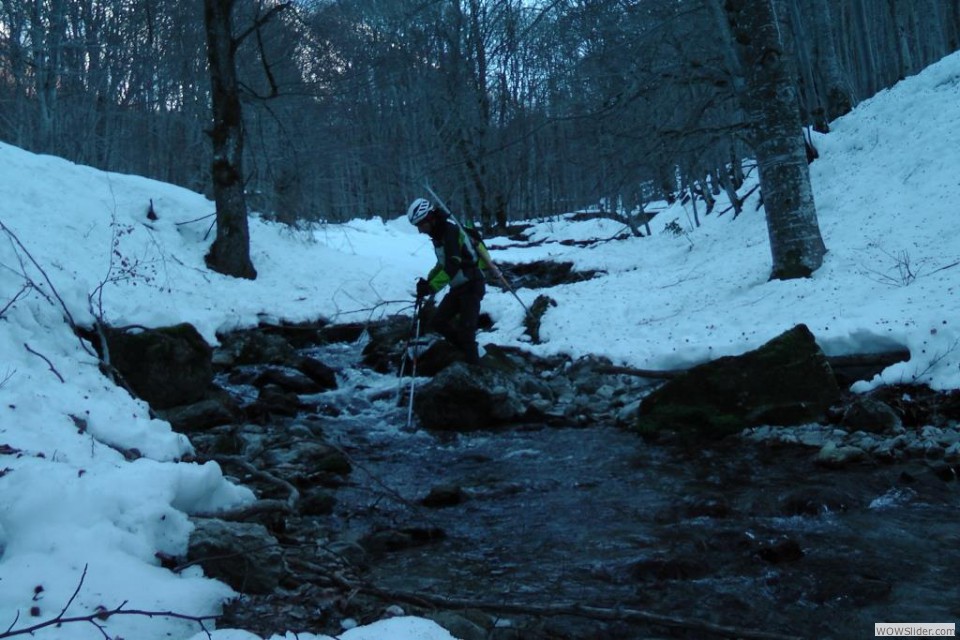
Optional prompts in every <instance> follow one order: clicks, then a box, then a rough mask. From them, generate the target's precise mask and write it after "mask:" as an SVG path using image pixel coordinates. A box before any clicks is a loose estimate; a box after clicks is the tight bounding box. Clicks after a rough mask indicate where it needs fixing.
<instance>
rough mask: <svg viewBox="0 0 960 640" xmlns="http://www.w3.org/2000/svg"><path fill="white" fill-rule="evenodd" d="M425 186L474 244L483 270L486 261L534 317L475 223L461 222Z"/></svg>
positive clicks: (525, 309) (479, 264)
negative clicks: (498, 264) (494, 257)
mask: <svg viewBox="0 0 960 640" xmlns="http://www.w3.org/2000/svg"><path fill="white" fill-rule="evenodd" d="M423 186H424V187H425V188H426V190H427V192H428V193H429V194H430V195H431V196H433V199H434V200H436V202H437V204H439V205H440V208H441V209H443V210H444V212H445V213H446V214H447V215H448V216H449V217H450V219H451V220H453V221H454V223H455V224H456V225H457V226H458V227H460V230H461V231H463V233H464V234H465V235H466V236H467V238H468V240H469V241H470V242H471V244H472V245H473V246H474V248H475V249H476V253H477V266H478V267H480V269H481V270H483V269H484V268H485V267H484V266H483V265H484V263H486V265H487V268H488V269H489V270H490V271H492V272H493V275H495V276H496V277H497V279H498V280H500V282H501V284H503V286H504V287H505V288H506V289H507V291H509V292H510V293H512V294H513V297H514V298H516V299H517V302H519V303H520V306H521V307H523V310H524V311H526V312H527V316H529V317H530V318H531V319H532V318H533V314H532V313H531V312H530V309H529V308H528V307H527V305H525V304H524V303H523V300H521V299H520V296H518V295H517V292H516V291H514V290H513V287H511V286H510V283H509V282H507V279H506V278H505V277H504V275H503V272H502V271H501V270H500V267H498V266H497V263H496V262H494V261H493V258H492V257H490V251H488V250H487V246H486V245H485V244H484V243H483V236H481V235H480V231H479V230H478V229H477V228H476V227H474V226H473V225H470V226H469V227H467V226H464V225H463V224H461V223H460V220H459V219H458V218H457V216H455V215H453V212H452V211H450V209H449V208H448V207H447V205H446V204H444V202H443V200H441V199H440V196H438V195H437V194H436V192H435V191H434V190H433V189H431V188H430V185H429V184H427V183H424V184H423Z"/></svg>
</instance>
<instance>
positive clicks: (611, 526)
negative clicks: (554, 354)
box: [311, 345, 960, 638]
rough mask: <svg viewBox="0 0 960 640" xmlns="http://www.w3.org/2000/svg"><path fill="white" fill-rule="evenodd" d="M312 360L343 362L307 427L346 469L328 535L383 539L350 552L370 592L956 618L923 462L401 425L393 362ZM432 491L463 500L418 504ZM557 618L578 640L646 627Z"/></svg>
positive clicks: (750, 613) (950, 569) (696, 614)
mask: <svg viewBox="0 0 960 640" xmlns="http://www.w3.org/2000/svg"><path fill="white" fill-rule="evenodd" d="M311 355H314V356H316V357H319V358H321V359H323V360H324V361H326V362H328V363H329V364H331V365H332V366H335V367H339V368H340V369H341V370H342V375H341V388H340V389H339V390H337V391H335V392H331V393H328V394H324V398H325V401H326V402H330V403H333V404H336V405H337V406H338V407H339V408H340V409H341V411H342V413H341V414H340V416H339V417H337V418H329V419H327V420H326V422H325V423H324V425H323V428H324V432H325V434H326V435H327V437H328V438H329V439H330V440H331V441H332V442H335V443H337V444H338V446H340V447H341V448H342V449H343V450H344V451H346V452H347V453H348V454H349V456H350V457H351V458H352V461H353V464H354V468H353V472H352V473H351V475H350V478H349V480H348V481H347V483H346V484H345V486H343V487H341V488H339V489H338V490H337V492H336V498H337V501H338V505H337V508H336V512H335V518H334V529H335V530H334V533H333V535H334V537H335V538H337V539H339V540H342V541H351V540H361V539H365V540H367V541H368V542H369V540H371V537H370V535H369V534H370V532H371V531H379V532H380V533H381V535H382V536H383V537H381V538H379V539H380V540H381V544H380V545H379V546H377V545H373V548H374V552H372V553H371V554H369V556H368V557H367V561H368V563H369V572H370V579H371V580H372V581H373V582H375V583H376V584H378V585H379V586H381V587H383V588H385V589H395V590H402V591H406V592H420V593H424V594H434V595H443V596H450V597H457V598H463V599H472V600H479V601H484V602H488V603H497V602H506V603H513V604H528V605H557V604H567V603H570V604H581V605H587V606H597V607H605V608H611V609H617V608H620V609H621V610H643V611H649V612H651V613H655V614H661V615H669V616H674V617H677V618H683V619H687V620H696V621H703V622H705V623H711V624H716V625H724V626H726V627H735V628H741V629H753V630H757V631H766V632H769V633H779V634H783V635H790V636H796V637H802V638H867V637H873V623H875V622H882V621H900V622H960V590H958V588H957V578H958V575H960V517H958V516H960V513H958V507H960V487H958V482H957V481H956V480H952V481H951V480H949V478H948V479H946V480H944V479H941V478H940V477H937V476H936V475H935V474H934V473H933V472H932V471H931V469H930V468H929V465H928V464H927V462H926V461H922V460H921V461H916V462H913V463H907V464H898V465H888V466H867V465H860V466H855V467H848V468H844V469H839V470H828V469H823V468H819V467H817V466H815V465H814V464H813V462H812V455H813V453H814V451H812V450H810V449H803V448H799V447H784V446H779V447H773V446H769V447H768V446H764V445H758V444H752V443H746V442H741V441H739V440H736V439H733V440H732V441H727V442H725V443H723V444H722V445H716V446H713V447H709V448H707V447H704V448H694V449H691V448H686V449H680V448H676V447H666V446H656V445H651V444H647V443H645V442H644V441H643V440H641V439H640V438H638V437H637V436H635V435H633V434H630V433H626V432H624V431H622V430H619V429H616V428H613V427H610V426H594V427H587V428H555V427H546V426H542V427H538V426H525V427H523V428H517V429H499V430H490V431H477V432H470V433H463V434H450V433H429V432H426V431H423V430H412V431H410V430H406V429H405V428H404V424H405V422H406V407H405V406H398V403H397V395H396V391H397V386H398V380H397V378H396V376H382V375H378V374H374V373H371V372H369V371H360V370H359V369H357V368H356V367H355V364H354V363H355V361H356V360H357V359H358V357H359V356H358V349H357V348H356V347H355V346H343V345H340V346H330V347H324V348H323V349H322V350H314V351H312V352H311ZM408 381H409V379H406V380H405V381H404V384H406V383H407V382H408ZM420 382H421V383H422V382H423V381H420ZM438 485H451V486H453V487H454V488H456V489H458V490H459V491H460V495H461V496H462V498H463V499H462V501H461V502H459V503H458V504H454V505H452V506H446V507H443V508H427V507H425V506H423V505H421V504H420V500H421V499H422V498H424V497H425V496H426V495H427V494H428V493H429V492H430V490H431V489H432V488H434V487H436V486H438ZM384 532H386V534H384ZM391 532H392V533H393V534H395V535H394V537H391V536H390V535H389V534H390V533H391ZM439 532H442V535H441V534H440V533H439ZM397 536H400V539H403V540H405V541H406V543H404V544H394V543H393V542H391V541H395V540H397V539H398V538H397ZM374 539H376V538H374ZM368 546H370V545H369V544H368ZM555 624H556V623H555ZM562 624H563V625H565V626H566V630H567V632H568V633H570V634H571V636H572V637H578V638H592V637H598V638H599V637H604V638H614V637H623V638H639V637H649V636H647V635H643V634H642V633H641V630H640V629H639V628H638V627H630V626H629V625H623V626H622V627H617V626H616V625H609V624H601V623H599V622H596V621H592V620H589V619H583V618H576V619H575V618H568V619H564V622H563V623H562ZM617 629H620V630H619V631H618V630H617ZM648 629H649V628H648ZM659 632H661V633H672V634H674V635H671V636H670V637H691V638H694V637H709V636H706V635H705V634H704V632H703V631H702V630H701V631H683V630H679V629H674V630H672V631H665V630H663V629H659ZM644 633H645V632H644ZM618 634H619V635H618ZM684 634H686V635H684Z"/></svg>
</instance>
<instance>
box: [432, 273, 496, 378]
mask: <svg viewBox="0 0 960 640" xmlns="http://www.w3.org/2000/svg"><path fill="white" fill-rule="evenodd" d="M485 292H486V287H485V286H484V283H483V279H481V278H477V279H476V280H470V281H468V282H466V283H464V284H462V285H460V286H459V287H456V288H455V289H450V290H449V291H448V292H447V295H446V296H444V298H443V300H441V301H440V304H439V305H438V306H437V312H436V313H435V314H434V316H433V328H434V329H436V331H437V333H439V334H440V335H442V336H443V337H444V338H446V339H447V340H449V341H450V342H451V343H452V344H453V346H455V347H457V348H458V349H460V350H461V351H463V354H464V360H466V361H467V363H469V364H477V363H478V362H480V355H479V353H478V352H477V321H478V319H479V317H480V300H482V299H483V294H484V293H485Z"/></svg>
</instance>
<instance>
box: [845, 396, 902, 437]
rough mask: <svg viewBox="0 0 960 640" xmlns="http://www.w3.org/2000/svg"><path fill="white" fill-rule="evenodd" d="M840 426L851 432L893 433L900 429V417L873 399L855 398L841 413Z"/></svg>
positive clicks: (885, 404)
mask: <svg viewBox="0 0 960 640" xmlns="http://www.w3.org/2000/svg"><path fill="white" fill-rule="evenodd" d="M840 424H841V425H843V426H844V427H847V428H849V429H851V430H857V429H860V430H863V431H870V432H872V433H894V432H896V431H897V430H898V429H902V427H903V422H902V421H901V420H900V416H898V415H897V412H896V411H894V410H893V409H892V408H891V407H890V405H888V404H887V403H885V402H882V401H880V400H877V399H875V398H870V397H862V396H857V397H855V398H854V399H853V401H852V402H851V403H850V406H849V407H847V409H846V410H845V411H844V413H843V417H842V418H841V420H840Z"/></svg>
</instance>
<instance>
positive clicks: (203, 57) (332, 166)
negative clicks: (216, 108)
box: [0, 0, 960, 225]
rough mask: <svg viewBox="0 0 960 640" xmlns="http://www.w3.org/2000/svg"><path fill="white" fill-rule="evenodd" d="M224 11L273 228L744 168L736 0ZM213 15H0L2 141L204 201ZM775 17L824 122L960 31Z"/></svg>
mask: <svg viewBox="0 0 960 640" xmlns="http://www.w3.org/2000/svg"><path fill="white" fill-rule="evenodd" d="M229 4H230V5H231V6H232V14H231V19H232V30H233V35H234V38H233V39H232V42H233V43H234V44H235V46H234V47H233V48H234V50H233V54H234V55H235V67H236V74H237V86H238V87H239V90H240V97H241V102H242V117H243V123H242V125H243V137H244V139H243V147H242V148H243V158H242V163H241V165H240V166H242V167H243V170H242V173H243V176H242V178H243V182H244V185H245V195H246V199H247V205H248V206H249V207H250V208H251V209H253V210H257V211H260V212H261V213H263V214H265V215H268V216H272V217H276V218H278V219H280V220H283V221H287V222H295V221H298V220H318V219H326V220H342V219H347V218H352V217H357V216H372V215H385V216H394V215H398V214H399V213H400V212H401V211H402V210H403V209H404V207H405V205H406V203H407V202H408V201H409V200H410V199H411V198H412V197H414V196H416V195H421V194H422V193H423V192H424V185H425V184H429V185H430V186H431V187H432V188H433V189H434V190H435V191H436V192H438V193H440V194H443V197H444V198H445V200H446V201H447V204H449V205H450V206H451V208H455V209H456V210H458V211H462V212H464V213H465V214H466V215H468V216H470V217H472V218H473V219H476V220H479V221H482V222H483V223H485V224H488V225H489V224H496V223H499V224H504V223H506V222H507V221H508V220H512V219H520V218H524V217H529V216H534V215H550V214H554V213H558V212H563V211H570V210H573V209H575V208H580V207H585V206H595V205H597V204H598V203H605V206H609V207H623V208H625V209H627V210H635V209H636V207H639V206H642V205H643V204H644V203H645V202H647V201H649V200H650V199H652V198H660V197H663V196H666V195H671V194H675V193H677V192H679V191H681V190H693V191H695V192H697V193H700V194H702V196H701V197H705V198H706V199H707V200H708V202H709V199H710V194H711V192H715V191H717V190H719V189H723V188H730V187H731V186H735V185H731V184H730V183H731V182H735V181H736V180H737V179H738V176H737V174H736V171H731V168H736V167H737V166H738V165H737V163H736V161H737V160H739V159H740V158H743V157H746V156H751V157H752V155H751V151H750V150H749V149H750V147H749V146H748V145H749V144H750V143H751V136H750V132H749V131H748V130H747V129H746V128H745V115H744V114H745V110H744V103H743V102H742V100H741V98H742V96H738V83H737V82H736V78H735V77H734V75H735V73H734V71H735V70H734V66H735V64H736V60H734V59H732V58H731V56H730V50H729V41H728V40H727V39H726V38H725V37H724V33H723V29H722V28H721V27H720V25H718V22H717V16H718V13H717V8H718V6H720V5H726V9H727V10H729V6H730V5H736V4H737V3H736V2H735V1H733V0H729V1H727V2H723V0H670V1H665V0H537V1H533V0H415V1H412V0H309V1H307V0H291V1H289V2H280V1H278V0H230V1H229ZM204 5H205V2H204V0H0V103H2V107H0V140H2V141H6V142H9V143H12V144H15V145H18V146H21V147H23V148H26V149H28V150H31V151H36V152H42V153H52V154H56V155H60V156H64V157H66V158H69V159H71V160H74V161H76V162H80V163H84V164H89V165H93V166H96V167H101V168H104V169H108V170H112V171H120V172H126V173H135V174H141V175H145V176H149V177H153V178H158V179H160V180H164V181H168V182H172V183H175V184H179V185H182V186H185V187H188V188H190V189H194V190H196V191H202V192H205V193H208V194H212V186H211V170H210V167H211V153H212V145H211V138H212V135H211V134H213V133H214V130H215V126H214V116H213V112H212V110H211V107H212V105H211V76H210V72H209V69H208V60H210V58H208V50H207V37H206V33H205V26H204ZM280 5H285V6H284V10H283V11H276V9H277V7H279V6H280ZM770 6H771V7H772V8H773V9H774V10H775V11H776V12H777V16H776V17H777V20H778V21H779V24H781V25H783V27H784V28H785V30H786V36H785V38H786V41H787V42H789V44H790V49H791V51H790V54H791V58H792V60H793V61H794V63H795V64H794V66H793V67H792V71H791V73H792V75H793V77H794V82H795V88H796V96H797V102H798V105H797V107H798V109H797V111H798V113H799V114H800V115H799V118H800V120H799V121H800V122H802V124H803V125H806V126H810V127H812V128H815V129H817V130H821V131H824V130H826V129H827V128H828V127H829V124H828V123H829V122H830V121H831V120H832V119H834V118H836V117H838V116H840V115H843V114H844V113H846V112H847V111H849V110H850V109H851V108H852V107H853V106H855V105H856V104H857V103H858V102H860V101H862V100H864V99H866V98H868V97H870V96H871V95H873V94H874V93H876V92H877V91H879V90H881V89H883V88H885V87H888V86H890V85H892V84H893V83H894V82H896V81H897V80H898V79H900V78H903V77H905V76H907V75H910V74H913V73H915V72H917V71H919V70H920V69H921V68H923V67H924V66H926V65H929V64H930V63H932V62H934V61H936V60H937V59H939V58H941V57H943V56H944V55H946V54H947V53H950V52H952V51H954V50H956V49H957V48H958V38H960V0H771V2H770ZM274 13H275V15H273V19H271V20H263V19H262V18H263V16H266V15H270V14H274ZM241 34H242V35H243V37H239V36H240V35H241ZM731 163H733V164H731Z"/></svg>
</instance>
